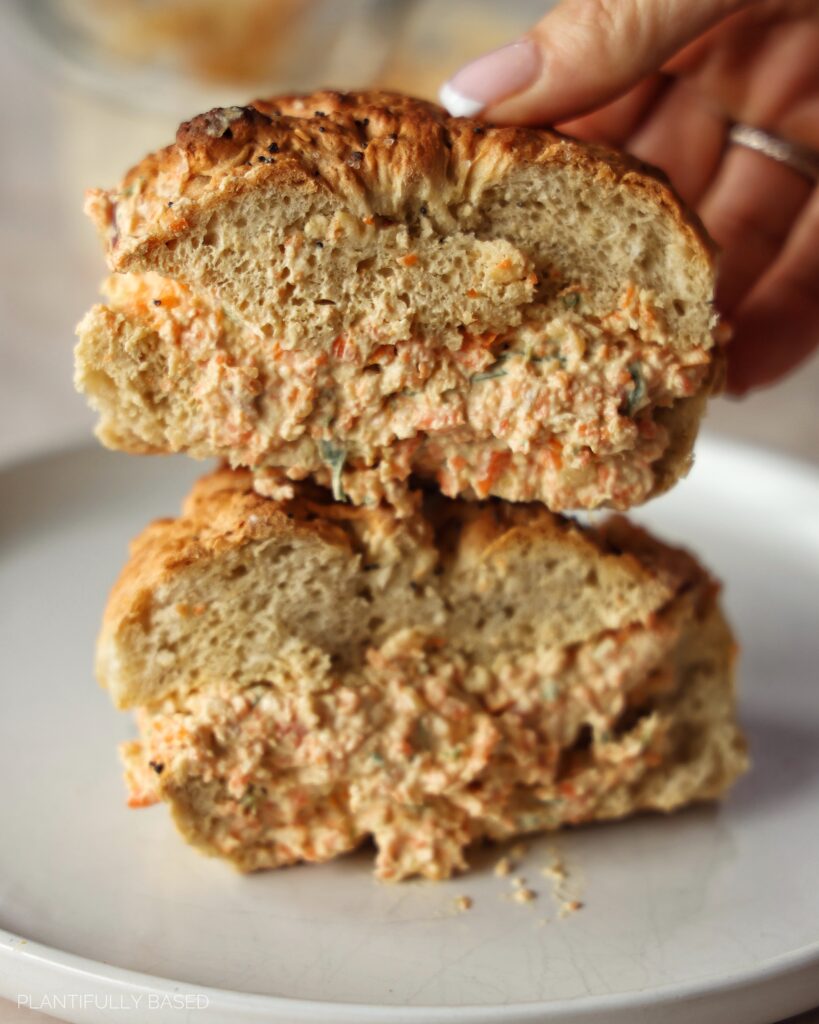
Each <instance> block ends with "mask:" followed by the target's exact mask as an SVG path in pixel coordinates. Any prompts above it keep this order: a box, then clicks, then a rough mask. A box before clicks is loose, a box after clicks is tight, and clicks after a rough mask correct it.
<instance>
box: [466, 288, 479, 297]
mask: <svg viewBox="0 0 819 1024" xmlns="http://www.w3.org/2000/svg"><path fill="white" fill-rule="evenodd" d="M480 294H481V293H480V292H476V291H475V289H474V288H470V289H469V291H468V292H467V293H466V297H467V298H468V299H477V298H480Z"/></svg>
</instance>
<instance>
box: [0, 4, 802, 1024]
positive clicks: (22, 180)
mask: <svg viewBox="0 0 819 1024" xmlns="http://www.w3.org/2000/svg"><path fill="white" fill-rule="evenodd" d="M3 17H4V12H2V11H0V92H2V95H3V96H4V97H5V101H4V103H3V104H2V107H0V138H2V139H3V140H4V144H3V159H2V160H0V324H1V325H2V326H1V327H0V463H3V462H7V461H9V460H12V459H13V460H17V459H19V458H23V457H25V456H26V455H28V454H31V453H34V452H38V451H42V450H45V449H48V448H52V447H54V446H56V445H68V444H70V443H72V442H73V441H77V440H81V439H83V438H87V437H89V435H90V430H91V425H92V422H93V420H92V416H91V414H90V413H89V412H88V410H87V409H86V408H85V405H84V403H83V401H82V400H81V399H80V398H79V397H78V396H77V395H76V394H75V393H74V391H73V388H72V384H71V375H72V369H71V366H72V356H71V351H72V344H73V327H74V324H75V323H76V322H77V321H78V319H79V318H80V316H81V315H82V313H83V312H84V311H85V309H86V308H87V307H88V306H89V305H90V304H91V303H92V302H93V301H94V298H95V295H96V288H97V283H98V281H99V279H100V277H101V276H102V274H103V272H104V268H103V262H102V258H101V255H100V253H99V248H98V245H97V243H96V239H95V238H94V235H93V231H92V230H91V227H90V224H88V223H87V222H86V221H85V218H84V217H83V216H82V213H81V206H82V188H83V186H84V185H92V184H98V185H106V184H110V183H112V182H113V180H114V178H115V177H116V175H117V173H118V171H119V170H120V169H122V167H123V165H124V164H125V163H126V162H127V161H129V160H133V159H136V158H137V157H138V156H139V155H140V154H141V151H142V150H143V149H145V148H147V147H149V146H151V145H153V144H161V143H164V142H165V141H167V138H168V137H170V134H171V132H172V130H173V127H174V126H175V121H176V117H174V116H169V117H168V118H165V119H163V118H162V117H158V116H156V115H153V116H150V117H149V116H146V115H141V114H138V113H137V112H133V113H132V114H131V115H123V114H122V112H121V111H118V110H115V109H114V108H112V107H107V106H106V105H105V103H104V102H102V101H100V100H99V99H98V98H95V97H93V96H91V95H90V94H83V93H82V92H81V91H77V90H76V89H75V88H72V87H68V86H67V85H66V83H65V82H64V81H62V80H61V79H59V78H58V77H57V76H56V75H54V74H52V73H51V72H50V71H49V69H48V68H47V67H45V66H44V65H43V64H42V62H40V63H38V62H37V60H36V59H33V58H32V56H31V54H30V53H29V52H27V50H26V49H25V48H22V49H21V48H20V46H19V42H18V40H17V39H16V37H15V35H14V34H13V33H10V32H7V31H6V30H5V26H4V25H3V21H2V19H3ZM817 410H819V359H816V358H814V359H813V360H812V361H811V362H810V364H809V365H808V366H807V367H805V368H804V369H803V370H802V371H801V372H799V373H797V374H795V375H793V376H792V377H791V378H790V379H788V380H787V381H785V382H784V383H782V384H781V385H779V386H778V387H776V388H773V389H770V390H768V391H765V392H761V393H759V394H758V395H755V396H753V397H752V398H750V399H748V400H745V401H743V402H741V403H739V402H734V401H729V400H725V399H721V400H719V401H717V402H715V403H713V405H712V409H711V412H710V414H709V417H708V426H709V429H711V430H714V431H718V432H721V433H723V434H727V435H730V436H734V437H738V438H742V439H744V440H747V441H753V442H757V443H760V444H763V445H765V446H767V447H769V448H775V449H778V450H781V451H783V452H786V453H788V454H791V455H797V456H799V457H801V458H803V459H807V460H810V461H813V462H815V463H819V416H818V415H817ZM51 1019H53V1018H48V1017H45V1016H43V1015H42V1014H39V1013H33V1012H31V1011H28V1010H21V1009H18V1008H17V1007H16V1006H15V1005H14V1004H12V1003H10V1002H7V1001H5V1000H0V1024H7V1022H8V1024H28V1022H33V1021H46V1020H51ZM797 1021H798V1022H799V1024H819V1010H815V1011H811V1012H809V1013H807V1014H803V1015H801V1016H800V1017H798V1018H793V1019H792V1022H788V1024H796V1022H797ZM737 1024H740V1022H737Z"/></svg>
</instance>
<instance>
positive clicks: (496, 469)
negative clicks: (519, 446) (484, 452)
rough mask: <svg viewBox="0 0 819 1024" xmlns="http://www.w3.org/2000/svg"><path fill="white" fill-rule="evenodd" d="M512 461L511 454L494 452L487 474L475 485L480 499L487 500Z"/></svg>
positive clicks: (488, 464) (490, 458)
mask: <svg viewBox="0 0 819 1024" xmlns="http://www.w3.org/2000/svg"><path fill="white" fill-rule="evenodd" d="M511 459H512V453H511V452H492V454H491V455H490V456H489V462H488V463H487V466H486V473H485V474H484V475H483V477H482V478H481V479H480V480H478V481H477V483H476V484H475V490H476V492H477V494H478V497H480V498H485V497H486V496H487V494H489V492H490V491H491V490H492V487H493V485H494V483H495V482H496V480H497V479H498V477H499V476H500V475H501V473H503V471H504V470H505V469H506V467H507V466H508V465H509V463H510V461H511Z"/></svg>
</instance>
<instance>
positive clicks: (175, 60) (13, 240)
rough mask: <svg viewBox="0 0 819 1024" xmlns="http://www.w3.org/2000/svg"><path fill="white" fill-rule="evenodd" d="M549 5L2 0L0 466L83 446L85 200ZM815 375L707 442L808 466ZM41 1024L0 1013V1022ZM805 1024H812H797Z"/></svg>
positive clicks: (727, 414) (731, 406) (97, 261)
mask: <svg viewBox="0 0 819 1024" xmlns="http://www.w3.org/2000/svg"><path fill="white" fill-rule="evenodd" d="M547 6H548V0H502V2H499V0H230V2H228V0H3V3H2V4H0V92H2V95H3V96H4V97H5V101H4V103H3V104H2V106H0V137H2V140H3V159H2V161H0V323H1V324H2V328H1V329H0V464H4V463H8V462H10V461H16V460H18V459H22V458H25V457H26V456H28V455H31V454H34V453H37V452H40V451H46V450H48V449H52V448H54V447H57V446H69V445H73V444H76V443H82V442H85V443H90V442H91V427H92V422H93V418H92V416H91V414H90V412H89V411H88V410H87V409H86V407H85V403H84V401H83V400H82V399H81V398H80V397H79V396H77V395H76V394H75V393H74V390H73V387H72V383H71V381H72V347H73V329H74V325H75V324H76V323H77V321H78V320H79V318H80V317H81V315H82V314H83V312H84V311H85V310H86V309H87V308H88V306H89V305H91V303H92V302H93V301H95V296H96V291H97V284H98V282H99V280H100V279H101V278H102V276H103V274H104V272H105V268H104V264H103V259H102V256H101V253H100V249H99V245H98V243H97V240H96V238H95V236H94V233H93V231H92V228H91V225H90V223H89V222H87V221H86V219H85V218H84V217H83V215H82V200H83V191H84V189H85V188H87V187H89V186H110V185H113V184H114V183H115V182H116V181H117V180H118V179H119V177H120V176H121V174H122V173H123V172H124V171H125V169H126V168H127V167H128V166H130V165H131V164H132V163H134V162H135V161H136V160H138V159H139V158H140V157H141V156H142V155H143V154H144V153H145V152H147V151H148V150H151V149H153V148H156V147H158V146H161V145H164V144H166V143H167V142H169V141H171V139H172V138H173V134H174V131H175V129H176V126H177V124H178V122H179V121H180V120H182V119H184V118H187V117H190V116H192V115H193V114H196V113H198V112H200V111H202V110H205V109H208V108H209V107H212V106H216V105H227V104H231V103H234V102H243V101H246V100H249V99H251V98H253V97H254V96H258V95H263V94H268V95H270V94H274V93H276V92H277V91H280V90H287V91H297V90H309V89H313V88H315V87H319V86H325V85H328V86H335V87H340V88H345V87H363V86H376V85H379V86H385V87H391V88H398V89H403V90H406V91H408V92H412V93H415V94H416V95H420V96H424V97H427V98H430V99H433V98H434V97H435V94H436V92H437V89H438V86H439V85H440V83H441V81H442V80H443V79H444V78H446V77H447V76H448V75H449V74H450V73H451V72H452V71H453V70H454V69H455V68H457V67H458V66H459V65H460V64H462V63H464V62H465V61H467V60H468V59H470V58H471V57H472V56H475V55H476V54H478V53H480V52H481V51H483V50H485V49H488V48H491V47H492V46H495V45H498V44H500V43H503V42H506V41H508V40H510V39H513V38H515V37H516V36H517V35H518V34H519V33H521V32H522V31H523V30H524V29H525V28H526V27H527V26H528V25H529V24H531V23H532V22H533V21H535V20H536V19H537V18H538V17H539V16H540V15H541V14H542V13H543V11H544V10H545V8H546V7H547ZM818 407H819V360H817V359H816V358H814V359H813V360H812V362H811V363H809V364H808V365H807V366H806V367H804V368H803V369H802V370H801V371H799V372H798V373H796V374H794V375H793V376H792V377H791V378H790V379H788V380H787V381H785V382H784V383H782V384H780V385H779V386H778V387H776V388H773V389H770V390H768V391H765V392H762V393H759V394H757V395H754V396H752V397H751V398H750V399H747V400H745V401H743V402H735V401H730V400H727V399H720V400H718V401H717V402H715V403H714V404H713V405H712V411H711V413H710V414H709V418H708V430H709V431H711V432H718V433H721V434H724V435H729V436H732V437H735V438H738V439H742V440H745V441H749V442H756V443H760V444H762V445H765V446H766V447H769V448H775V449H779V450H780V451H783V452H785V453H789V454H792V455H797V456H801V457H803V458H805V459H809V460H812V461H813V462H815V463H819V418H817V415H816V410H817V408H818ZM35 1018H36V1019H38V1020H40V1019H42V1020H45V1019H46V1018H44V1017H40V1015H38V1014H31V1013H28V1012H27V1011H18V1010H17V1009H16V1008H15V1007H13V1006H12V1005H11V1004H10V1003H6V1002H5V1001H3V1000H0V1021H2V1022H5V1021H23V1020H25V1021H31V1020H34V1019H35ZM802 1019H803V1020H804V1021H807V1020H808V1019H810V1020H815V1019H816V1017H814V1016H813V1015H806V1016H805V1017H804V1018H802Z"/></svg>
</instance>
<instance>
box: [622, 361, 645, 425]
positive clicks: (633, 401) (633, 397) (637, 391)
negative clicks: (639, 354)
mask: <svg viewBox="0 0 819 1024" xmlns="http://www.w3.org/2000/svg"><path fill="white" fill-rule="evenodd" d="M628 372H629V374H630V376H631V379H632V380H633V381H634V388H633V389H632V392H631V394H630V395H629V396H628V403H627V405H626V411H627V412H628V414H629V416H633V415H634V412H635V410H636V409H637V406H638V405H639V404H640V403H641V402H642V401H643V399H644V398H645V397H646V384H645V381H644V380H643V374H642V371H641V370H640V364H639V363H631V364H630V366H629V368H628Z"/></svg>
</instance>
